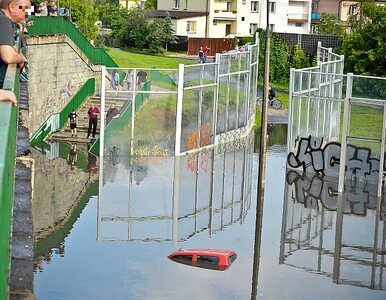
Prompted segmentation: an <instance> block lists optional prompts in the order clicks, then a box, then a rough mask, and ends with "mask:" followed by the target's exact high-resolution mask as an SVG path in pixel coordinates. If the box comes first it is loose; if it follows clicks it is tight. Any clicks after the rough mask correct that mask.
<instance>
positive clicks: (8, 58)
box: [0, 45, 26, 68]
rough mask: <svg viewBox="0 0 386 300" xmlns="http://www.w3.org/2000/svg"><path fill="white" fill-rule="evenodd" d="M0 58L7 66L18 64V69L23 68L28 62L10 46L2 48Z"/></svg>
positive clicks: (2, 46) (0, 47) (0, 48)
mask: <svg viewBox="0 0 386 300" xmlns="http://www.w3.org/2000/svg"><path fill="white" fill-rule="evenodd" d="M0 56H1V59H2V60H3V61H4V62H5V63H6V64H17V66H18V68H21V67H23V65H24V62H25V61H26V58H25V57H24V55H22V54H20V53H18V52H17V51H16V50H15V48H13V47H12V46H9V45H1V46H0Z"/></svg>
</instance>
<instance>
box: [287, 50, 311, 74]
mask: <svg viewBox="0 0 386 300" xmlns="http://www.w3.org/2000/svg"><path fill="white" fill-rule="evenodd" d="M309 66H310V61H309V59H308V57H307V56H306V54H305V53H304V51H303V50H302V49H301V48H300V47H299V45H296V46H295V48H294V52H293V55H292V62H291V67H292V68H295V69H302V68H307V67H309Z"/></svg>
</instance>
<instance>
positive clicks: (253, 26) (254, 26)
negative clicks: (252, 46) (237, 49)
mask: <svg viewBox="0 0 386 300" xmlns="http://www.w3.org/2000/svg"><path fill="white" fill-rule="evenodd" d="M257 25H258V24H257V23H249V34H250V35H253V34H254V33H255V31H256V29H257V28H258V27H257Z"/></svg>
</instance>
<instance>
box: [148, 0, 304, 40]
mask: <svg viewBox="0 0 386 300" xmlns="http://www.w3.org/2000/svg"><path fill="white" fill-rule="evenodd" d="M268 1H269V8H268V9H269V12H270V13H269V18H270V20H269V27H270V29H271V30H272V31H275V32H290V33H308V32H309V30H310V28H311V1H312V0H268ZM166 12H169V14H170V16H171V18H172V20H173V26H174V28H173V29H174V30H175V32H176V34H177V35H184V36H189V37H210V38H223V37H236V36H248V35H252V34H253V33H254V32H255V31H256V29H257V28H266V12H267V0H263V1H262V0H158V3H157V11H156V12H152V13H151V14H149V16H150V17H162V16H165V15H166Z"/></svg>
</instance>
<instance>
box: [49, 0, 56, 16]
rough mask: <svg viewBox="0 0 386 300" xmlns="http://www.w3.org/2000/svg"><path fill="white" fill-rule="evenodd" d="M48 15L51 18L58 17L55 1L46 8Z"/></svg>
mask: <svg viewBox="0 0 386 300" xmlns="http://www.w3.org/2000/svg"><path fill="white" fill-rule="evenodd" d="M47 11H48V15H49V16H51V17H56V16H57V15H58V7H57V6H56V3H55V1H52V2H51V4H50V6H48V7H47Z"/></svg>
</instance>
